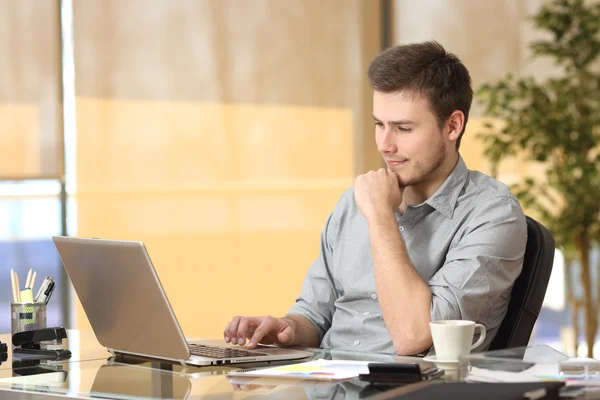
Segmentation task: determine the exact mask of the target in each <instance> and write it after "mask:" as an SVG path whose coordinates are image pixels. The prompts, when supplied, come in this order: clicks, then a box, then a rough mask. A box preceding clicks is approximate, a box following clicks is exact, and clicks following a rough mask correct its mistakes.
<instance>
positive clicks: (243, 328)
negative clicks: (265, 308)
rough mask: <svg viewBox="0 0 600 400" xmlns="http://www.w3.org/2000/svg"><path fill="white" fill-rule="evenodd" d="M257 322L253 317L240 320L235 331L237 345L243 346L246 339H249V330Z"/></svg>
mask: <svg viewBox="0 0 600 400" xmlns="http://www.w3.org/2000/svg"><path fill="white" fill-rule="evenodd" d="M257 323H258V322H257V321H256V318H253V317H243V318H242V319H241V320H240V323H239V325H238V330H237V335H236V336H237V344H239V345H243V344H245V343H246V338H247V337H250V336H251V335H250V332H249V331H250V328H251V327H252V326H253V325H256V324H257Z"/></svg>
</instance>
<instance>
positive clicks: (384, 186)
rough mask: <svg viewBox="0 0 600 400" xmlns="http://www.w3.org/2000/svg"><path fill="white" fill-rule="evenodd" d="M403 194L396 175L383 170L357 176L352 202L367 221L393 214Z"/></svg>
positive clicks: (400, 202)
mask: <svg viewBox="0 0 600 400" xmlns="http://www.w3.org/2000/svg"><path fill="white" fill-rule="evenodd" d="M403 194H404V189H403V188H400V177H399V176H398V174H397V173H395V172H393V171H389V170H387V171H386V170H385V169H383V168H380V169H378V170H377V171H369V172H367V173H366V174H363V175H359V176H357V177H356V179H355V181H354V201H355V202H356V205H357V206H358V209H359V210H360V212H361V213H362V215H364V217H365V218H366V219H367V221H371V220H373V219H376V218H377V217H379V216H382V215H383V216H385V215H388V214H389V213H390V212H392V213H393V212H394V210H395V209H396V208H398V207H400V204H402V196H403Z"/></svg>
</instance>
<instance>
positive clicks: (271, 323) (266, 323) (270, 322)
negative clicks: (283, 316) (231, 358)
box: [247, 317, 277, 349]
mask: <svg viewBox="0 0 600 400" xmlns="http://www.w3.org/2000/svg"><path fill="white" fill-rule="evenodd" d="M276 323H277V320H276V319H275V318H273V317H265V318H264V319H263V320H262V322H261V323H260V324H259V325H258V327H257V328H256V330H255V331H254V334H253V335H252V337H251V338H250V342H248V346H247V347H248V348H250V349H253V348H255V347H256V345H257V344H258V343H259V342H260V341H261V340H262V339H263V338H264V337H265V336H266V335H267V334H268V333H269V332H271V331H272V330H273V329H274V328H275V326H276Z"/></svg>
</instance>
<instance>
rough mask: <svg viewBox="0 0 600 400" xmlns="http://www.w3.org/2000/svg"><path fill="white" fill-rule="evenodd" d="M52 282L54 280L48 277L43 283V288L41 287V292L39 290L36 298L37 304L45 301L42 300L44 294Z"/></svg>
mask: <svg viewBox="0 0 600 400" xmlns="http://www.w3.org/2000/svg"><path fill="white" fill-rule="evenodd" d="M50 282H52V278H51V277H49V276H47V277H46V279H44V281H43V282H42V286H40V290H38V292H37V295H36V296H35V300H34V301H35V302H36V303H37V302H38V301H43V300H41V298H42V295H43V294H44V292H45V291H46V289H47V288H48V285H50Z"/></svg>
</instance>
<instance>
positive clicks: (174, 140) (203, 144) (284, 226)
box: [74, 0, 380, 337]
mask: <svg viewBox="0 0 600 400" xmlns="http://www.w3.org/2000/svg"><path fill="white" fill-rule="evenodd" d="M74 6H75V13H74V21H75V26H74V29H75V60H76V71H75V72H76V91H77V93H76V94H77V101H76V107H77V193H76V200H77V214H78V234H79V235H80V236H96V237H110V238H122V239H135V240H143V241H144V242H145V243H146V245H147V247H148V249H149V252H150V254H151V257H152V259H153V261H154V263H155V266H156V268H157V270H158V273H159V275H160V278H161V281H162V283H163V285H164V286H165V290H166V291H167V294H168V296H169V298H170V300H171V303H172V305H173V307H174V309H175V312H176V313H177V315H178V318H179V319H180V322H181V324H182V326H183V329H184V331H185V332H186V334H188V335H190V336H204V337H208V336H210V337H219V336H221V335H222V330H223V328H224V326H225V323H226V322H227V321H228V320H229V319H230V318H231V317H232V316H234V315H236V314H274V315H282V314H284V313H285V311H286V310H287V309H288V308H289V307H290V306H291V305H292V304H293V301H294V298H295V296H296V295H297V294H298V292H299V290H300V287H301V284H302V280H303V277H304V274H305V272H306V270H307V268H308V266H309V265H310V263H311V262H312V261H313V260H314V259H315V258H316V257H317V254H318V249H319V233H320V230H321V228H322V226H323V224H324V222H325V220H326V218H327V216H328V214H329V213H330V212H331V210H332V209H333V207H334V206H335V203H336V202H337V200H338V198H339V196H340V195H341V194H342V192H343V191H344V190H346V189H347V188H348V187H349V186H350V185H351V184H352V181H353V178H354V176H355V175H356V174H357V173H358V172H359V171H361V170H364V169H370V168H374V167H377V166H378V165H379V163H380V161H379V158H378V157H377V153H376V151H375V146H374V145H373V144H372V139H371V136H372V126H371V122H370V113H371V96H370V95H367V96H365V93H368V87H367V85H366V80H365V78H364V73H365V70H366V66H367V64H368V62H369V61H370V59H371V58H372V57H373V56H374V55H375V54H376V53H377V52H378V50H379V42H378V40H379V35H378V32H379V28H378V10H377V7H367V5H366V4H365V2H361V1H358V0H356V1H346V0H336V1H328V2H322V1H318V0H310V1H285V2H282V1H278V0H263V1H252V2H250V1H248V2H243V1H242V2H240V1H220V0H211V1H192V0H185V1H178V2H170V1H156V2H152V5H151V6H149V5H148V3H147V2H146V1H141V0H126V1H117V0H112V1H104V0H102V1H100V0H98V1H90V0H85V1H83V0H80V1H75V3H74ZM365 117H366V118H365ZM367 149H368V150H367ZM77 317H78V322H77V324H78V326H79V327H86V326H88V325H87V321H86V319H85V316H84V314H83V313H82V311H81V309H80V308H79V309H78V313H77Z"/></svg>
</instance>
